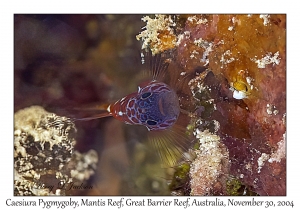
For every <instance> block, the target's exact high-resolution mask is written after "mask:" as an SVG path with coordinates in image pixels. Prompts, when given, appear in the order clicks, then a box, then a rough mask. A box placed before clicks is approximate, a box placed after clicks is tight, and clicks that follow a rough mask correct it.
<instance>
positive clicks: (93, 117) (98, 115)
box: [74, 112, 112, 121]
mask: <svg viewBox="0 0 300 210" xmlns="http://www.w3.org/2000/svg"><path fill="white" fill-rule="evenodd" d="M110 116H112V114H111V113H110V112H104V113H100V114H96V115H93V116H90V117H84V118H78V119H74V121H87V120H95V119H100V118H104V117H110Z"/></svg>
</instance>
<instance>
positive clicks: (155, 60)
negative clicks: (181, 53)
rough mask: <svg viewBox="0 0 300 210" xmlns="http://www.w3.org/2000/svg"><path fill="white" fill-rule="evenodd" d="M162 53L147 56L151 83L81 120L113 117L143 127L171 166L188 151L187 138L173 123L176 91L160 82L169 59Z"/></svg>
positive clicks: (175, 111)
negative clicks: (96, 113)
mask: <svg viewBox="0 0 300 210" xmlns="http://www.w3.org/2000/svg"><path fill="white" fill-rule="evenodd" d="M142 55H143V54H142ZM147 55H148V54H147ZM163 56H164V55H162V54H161V55H155V56H151V55H150V58H149V61H150V64H149V68H150V71H149V72H150V74H151V77H152V80H151V81H150V82H148V83H146V84H144V85H143V86H139V87H138V91H137V92H135V93H131V94H129V95H127V96H125V97H123V98H121V99H120V100H118V101H116V102H115V103H112V104H108V105H105V106H104V107H103V106H102V109H103V108H104V109H106V112H105V113H101V114H98V115H95V116H93V117H90V118H83V119H84V120H85V119H87V120H88V119H95V118H102V117H108V116H113V117H114V118H116V119H117V120H120V121H122V122H124V123H126V124H130V125H142V126H145V127H146V128H147V129H148V131H150V132H149V135H148V136H149V139H150V140H151V141H152V142H154V144H155V146H156V147H158V150H159V155H160V157H161V158H162V160H163V163H166V164H167V165H174V163H176V162H177V160H176V159H178V157H179V158H180V156H182V154H183V152H184V151H186V150H187V148H188V145H189V144H188V142H189V141H190V140H189V138H188V137H187V136H186V134H185V133H184V128H183V127H180V126H176V122H177V120H178V118H179V115H180V114H181V110H180V105H179V99H178V96H177V94H176V92H175V90H174V89H173V88H171V87H170V86H169V85H167V84H165V83H164V82H161V81H159V80H160V79H162V78H163V77H164V75H165V72H166V70H167V68H168V66H169V61H170V60H169V59H165V58H164V57H163ZM148 57H149V56H148ZM143 59H144V58H143V56H142V60H143Z"/></svg>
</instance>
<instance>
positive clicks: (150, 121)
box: [146, 120, 157, 125]
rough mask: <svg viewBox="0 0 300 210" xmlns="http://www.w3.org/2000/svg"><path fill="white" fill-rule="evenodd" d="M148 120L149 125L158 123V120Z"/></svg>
mask: <svg viewBox="0 0 300 210" xmlns="http://www.w3.org/2000/svg"><path fill="white" fill-rule="evenodd" d="M146 122H147V124H148V125H156V124H157V122H156V121H154V120H147V121H146Z"/></svg>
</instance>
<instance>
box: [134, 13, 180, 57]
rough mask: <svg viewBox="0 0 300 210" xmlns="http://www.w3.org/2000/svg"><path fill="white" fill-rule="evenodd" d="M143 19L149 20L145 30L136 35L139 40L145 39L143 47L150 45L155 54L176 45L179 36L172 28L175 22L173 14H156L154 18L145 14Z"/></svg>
mask: <svg viewBox="0 0 300 210" xmlns="http://www.w3.org/2000/svg"><path fill="white" fill-rule="evenodd" d="M142 20H143V21H144V22H147V25H146V26H145V27H144V28H145V30H144V31H142V32H141V33H140V34H139V35H137V36H136V38H137V40H140V39H142V41H143V45H142V49H146V48H148V47H149V48H150V49H151V51H152V54H153V55H155V54H158V53H160V52H163V51H165V50H169V49H172V48H174V47H175V46H176V42H177V37H176V36H175V34H174V30H173V29H172V28H171V26H175V23H174V22H173V20H172V19H171V16H168V15H155V18H154V19H151V18H150V17H149V16H145V17H143V18H142Z"/></svg>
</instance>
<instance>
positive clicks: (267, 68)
mask: <svg viewBox="0 0 300 210" xmlns="http://www.w3.org/2000/svg"><path fill="white" fill-rule="evenodd" d="M170 17H171V16H156V17H154V18H155V19H156V21H158V20H160V21H165V24H166V23H170V20H169V18H170ZM172 17H173V19H172V29H169V31H172V33H173V32H174V34H176V36H177V38H176V39H175V41H174V40H172V42H176V45H174V47H173V49H172V50H173V52H174V61H175V62H176V64H177V65H173V67H175V68H179V69H181V70H180V71H182V73H181V75H189V74H193V73H194V72H195V70H196V71H197V72H198V76H197V74H196V76H194V77H191V80H190V82H189V86H190V89H191V91H192V95H193V98H194V99H195V100H196V101H195V103H196V112H193V114H194V125H193V126H192V127H194V131H195V135H196V137H197V135H198V134H199V132H204V131H205V130H208V131H209V133H207V135H208V136H210V135H217V136H218V138H219V139H220V144H222V145H223V146H222V148H224V149H225V148H226V149H225V150H226V151H228V153H227V152H225V150H224V151H223V153H222V154H223V155H224V157H222V158H224V160H225V161H220V160H219V161H217V160H216V161H217V162H216V163H220V164H221V165H222V166H223V167H221V165H218V164H215V168H213V167H212V168H213V169H211V170H212V171H215V172H218V171H219V172H218V174H222V178H221V176H220V177H219V178H221V179H222V180H223V181H221V182H220V181H219V180H218V179H217V181H216V176H210V174H211V173H207V171H206V167H203V165H205V162H206V164H207V165H211V164H210V162H211V158H216V159H217V158H218V155H216V154H215V153H211V154H210V155H211V156H212V157H210V156H207V157H203V154H200V153H199V152H197V151H198V150H196V154H197V157H202V158H201V160H202V161H198V159H197V158H196V159H195V162H193V163H192V165H191V166H192V167H191V171H190V178H191V193H192V194H198V195H204V194H213V195H223V194H226V193H227V192H228V191H226V177H227V179H229V177H232V176H233V177H236V178H237V179H238V180H239V181H240V182H241V183H242V184H244V185H246V186H247V187H248V189H251V190H253V191H254V192H256V193H258V194H259V195H286V158H285V140H286V138H285V135H286V125H285V118H286V16H285V15H276V14H272V15H181V16H172ZM148 22H150V21H148ZM160 25H163V24H162V23H161V24H160ZM146 30H149V28H146ZM152 30H155V29H153V28H152ZM148 32H149V31H148ZM149 33H150V32H149ZM149 33H148V34H149ZM163 33H164V32H163ZM152 34H153V33H152ZM152 40H154V39H152ZM161 41H164V40H161ZM166 42H167V44H168V43H169V42H170V40H166ZM167 44H165V45H167ZM149 47H150V48H151V49H152V52H153V51H157V50H158V48H156V47H155V46H154V45H153V44H149ZM153 48H155V49H153ZM160 50H161V51H163V50H164V49H160ZM205 69H207V70H205ZM208 71H210V72H209V73H208ZM216 127H217V129H215V128H216ZM202 146H204V144H203V142H202V143H201V138H200V151H201V147H202ZM216 148H218V146H216ZM201 166H202V167H201ZM212 171H211V172H212ZM203 174H206V175H205V176H204V175H203ZM215 175H216V174H215ZM224 176H225V177H224ZM208 180H211V182H209V181H208ZM196 183H202V184H200V185H196ZM205 183H208V184H205ZM214 184H216V185H214ZM219 189H221V190H219Z"/></svg>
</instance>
